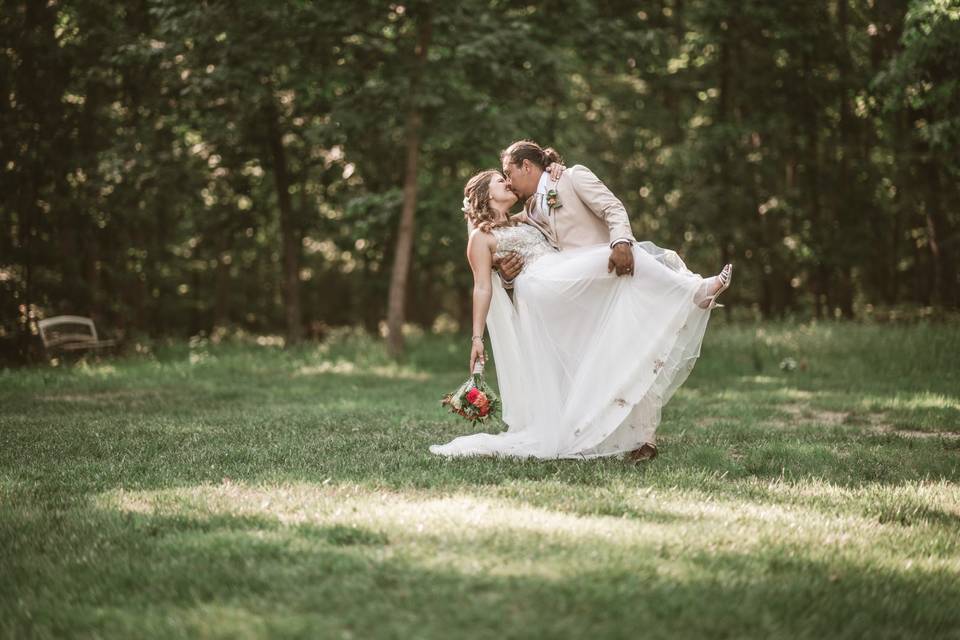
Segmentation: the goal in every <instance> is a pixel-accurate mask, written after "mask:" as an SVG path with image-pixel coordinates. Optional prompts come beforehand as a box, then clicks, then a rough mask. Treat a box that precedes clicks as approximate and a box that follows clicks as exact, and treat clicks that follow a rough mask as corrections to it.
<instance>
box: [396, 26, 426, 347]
mask: <svg viewBox="0 0 960 640" xmlns="http://www.w3.org/2000/svg"><path fill="white" fill-rule="evenodd" d="M430 26H431V25H430V16H429V14H422V15H420V16H418V25H417V46H416V49H415V51H414V56H415V58H416V64H415V65H414V68H413V77H412V78H411V79H410V80H411V81H410V89H411V91H410V97H411V100H412V101H413V102H412V103H411V105H410V107H409V111H408V112H407V123H406V150H407V153H406V169H405V176H404V180H403V209H402V211H401V213H400V227H399V229H398V232H397V244H396V254H395V255H394V261H393V271H392V273H391V275H390V293H389V295H388V297H387V349H388V351H389V352H390V355H391V356H392V357H394V358H397V357H399V356H401V355H402V354H403V349H404V344H403V321H404V316H405V309H404V307H405V305H404V303H405V301H406V298H407V279H408V276H409V273H410V261H411V254H412V252H413V222H414V213H415V212H416V207H417V164H418V162H419V160H420V130H421V127H422V126H423V114H422V113H421V111H420V108H419V107H418V106H417V105H416V102H415V101H416V98H417V92H418V89H419V86H420V82H421V79H422V76H423V68H424V65H425V63H426V60H427V46H428V45H429V42H430Z"/></svg>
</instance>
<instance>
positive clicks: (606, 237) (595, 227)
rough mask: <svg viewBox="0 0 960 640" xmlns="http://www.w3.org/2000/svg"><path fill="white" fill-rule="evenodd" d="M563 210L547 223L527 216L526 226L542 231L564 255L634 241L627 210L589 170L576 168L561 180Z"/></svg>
mask: <svg viewBox="0 0 960 640" xmlns="http://www.w3.org/2000/svg"><path fill="white" fill-rule="evenodd" d="M548 188H554V189H556V190H557V198H558V199H559V201H560V206H558V207H555V208H554V209H553V210H552V211H551V212H550V214H549V215H548V216H547V220H546V222H543V221H541V220H536V219H534V217H533V216H531V215H529V212H527V214H528V215H527V216H526V219H527V222H529V223H530V224H532V225H533V226H535V227H537V228H538V229H540V231H542V232H543V235H545V236H546V237H547V240H549V241H550V243H551V244H552V245H553V246H554V248H556V249H559V250H561V251H563V250H564V249H574V248H576V247H584V246H587V245H591V244H610V243H611V242H613V241H614V240H617V239H619V238H629V239H630V240H635V238H634V237H633V231H631V230H630V218H629V217H628V216H627V210H626V209H625V208H624V206H623V203H622V202H620V200H619V198H617V197H616V196H615V195H613V193H612V192H611V191H610V189H608V188H607V185H605V184H603V182H601V181H600V178H598V177H597V176H596V175H594V173H593V172H592V171H590V169H588V168H586V167H585V166H583V165H580V164H576V165H573V166H572V167H570V168H568V169H567V170H566V171H564V172H563V175H561V176H560V179H559V180H558V181H557V183H556V186H553V183H552V182H550V183H548Z"/></svg>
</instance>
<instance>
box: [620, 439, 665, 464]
mask: <svg viewBox="0 0 960 640" xmlns="http://www.w3.org/2000/svg"><path fill="white" fill-rule="evenodd" d="M657 453H659V452H658V451H657V445H655V444H653V443H652V442H645V443H644V444H643V446H641V447H640V448H639V449H634V450H633V451H631V452H630V453H628V454H627V461H628V462H643V461H644V460H653V459H654V458H656V457H657Z"/></svg>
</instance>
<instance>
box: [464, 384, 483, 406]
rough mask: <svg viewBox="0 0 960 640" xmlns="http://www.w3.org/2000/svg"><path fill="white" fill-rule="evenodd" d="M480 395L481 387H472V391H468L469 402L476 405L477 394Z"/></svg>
mask: <svg viewBox="0 0 960 640" xmlns="http://www.w3.org/2000/svg"><path fill="white" fill-rule="evenodd" d="M479 395H482V394H481V392H480V389H477V388H476V387H474V388H473V389H470V391H467V402H469V403H470V404H472V405H476V404H477V402H476V400H477V396H479Z"/></svg>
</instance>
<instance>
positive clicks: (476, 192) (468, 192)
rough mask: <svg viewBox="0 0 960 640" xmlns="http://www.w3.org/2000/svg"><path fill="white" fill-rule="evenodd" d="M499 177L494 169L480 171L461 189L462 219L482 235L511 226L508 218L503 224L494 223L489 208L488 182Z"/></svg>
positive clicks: (492, 211)
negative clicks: (482, 233)
mask: <svg viewBox="0 0 960 640" xmlns="http://www.w3.org/2000/svg"><path fill="white" fill-rule="evenodd" d="M499 175H502V174H501V173H500V172H499V171H497V170H496V169H487V170H485V171H481V172H480V173H478V174H477V175H475V176H473V177H472V178H470V179H469V180H467V186H465V187H464V188H463V217H464V218H466V219H467V220H469V221H470V224H472V225H473V226H474V228H475V229H480V231H482V232H484V233H490V230H491V229H495V228H496V227H510V226H513V223H512V222H511V221H510V218H509V216H508V217H507V219H506V221H504V222H494V215H495V212H494V210H493V209H491V208H490V182H491V181H492V180H493V179H494V177H496V176H499Z"/></svg>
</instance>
